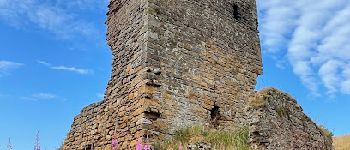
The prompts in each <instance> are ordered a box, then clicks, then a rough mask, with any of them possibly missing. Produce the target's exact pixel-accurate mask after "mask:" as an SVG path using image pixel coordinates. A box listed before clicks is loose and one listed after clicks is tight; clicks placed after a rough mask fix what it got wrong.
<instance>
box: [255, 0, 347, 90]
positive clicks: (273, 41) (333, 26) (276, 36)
mask: <svg viewBox="0 0 350 150" xmlns="http://www.w3.org/2000/svg"><path fill="white" fill-rule="evenodd" d="M258 4H259V10H260V11H259V14H260V16H259V18H260V32H261V39H262V46H263V50H264V52H265V53H268V54H269V55H272V56H273V57H277V59H276V60H278V59H283V58H287V59H288V62H289V63H290V64H291V66H292V67H293V72H294V73H295V74H296V75H297V76H299V78H300V79H301V81H302V82H303V83H304V85H305V86H306V87H307V88H308V89H310V91H312V92H313V93H314V94H316V95H319V93H320V91H321V90H322V89H326V91H327V94H328V95H334V94H336V93H338V92H341V93H344V94H350V89H349V87H350V76H349V75H348V74H349V71H348V70H349V69H348V68H349V67H350V53H349V52H350V45H349V44H348V43H350V20H349V19H348V18H350V1H348V0H338V1H333V0H323V1H317V2H316V1H315V0H295V1H282V0H276V1H263V0H259V1H258Z"/></svg>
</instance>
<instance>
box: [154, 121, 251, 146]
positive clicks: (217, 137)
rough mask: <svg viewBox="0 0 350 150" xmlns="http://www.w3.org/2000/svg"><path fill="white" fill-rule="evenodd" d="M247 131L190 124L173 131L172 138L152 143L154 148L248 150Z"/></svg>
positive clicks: (244, 129)
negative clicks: (190, 125)
mask: <svg viewBox="0 0 350 150" xmlns="http://www.w3.org/2000/svg"><path fill="white" fill-rule="evenodd" d="M248 139H249V131H248V128H246V127H241V128H236V129H232V130H218V129H212V128H207V127H203V126H199V125H197V126H192V127H187V128H182V129H179V130H177V131H175V133H174V135H173V138H171V139H169V140H166V141H159V142H157V143H155V144H154V145H153V147H154V148H155V149H156V150H177V149H182V147H183V149H185V148H187V147H191V148H192V149H198V148H205V147H210V148H211V149H214V150H249V143H248Z"/></svg>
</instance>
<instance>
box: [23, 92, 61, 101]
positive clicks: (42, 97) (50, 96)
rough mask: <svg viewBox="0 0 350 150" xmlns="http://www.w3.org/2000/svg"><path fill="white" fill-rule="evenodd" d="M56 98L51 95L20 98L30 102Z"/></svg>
mask: <svg viewBox="0 0 350 150" xmlns="http://www.w3.org/2000/svg"><path fill="white" fill-rule="evenodd" d="M57 98H58V96H57V95H55V94H52V93H34V94H32V95H30V96H27V97H22V99H24V100H30V101H41V100H53V99H57Z"/></svg>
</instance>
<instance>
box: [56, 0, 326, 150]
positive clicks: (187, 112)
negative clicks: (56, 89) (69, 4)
mask: <svg viewBox="0 0 350 150" xmlns="http://www.w3.org/2000/svg"><path fill="white" fill-rule="evenodd" d="M107 15H108V17H107V21H106V24H107V42H108V45H109V46H110V47H111V50H112V55H113V63H112V75H111V79H110V81H109V82H108V86H107V89H106V92H105V98H104V100H102V101H101V102H99V103H96V104H92V105H90V106H88V107H86V108H84V109H83V110H82V111H81V113H80V114H79V115H78V116H77V117H75V119H74V122H73V124H72V127H71V130H70V132H69V133H68V135H67V138H66V139H65V141H64V144H63V147H62V148H63V149H64V150H83V149H85V148H87V149H89V148H91V147H94V148H95V149H96V150H107V149H108V150H109V149H110V144H111V139H112V136H113V135H116V136H117V138H118V140H119V142H120V145H121V149H133V148H134V146H135V144H136V140H138V139H142V140H143V142H150V143H152V142H153V141H155V140H159V139H164V138H165V137H169V136H171V135H172V134H173V131H174V130H175V129H178V128H180V127H184V126H189V125H193V124H202V125H208V126H210V127H216V128H225V127H230V128H231V127H236V126H248V125H252V124H251V123H252V122H253V124H254V123H256V124H255V125H254V126H251V127H254V128H252V129H257V131H259V132H258V133H261V134H255V133H257V132H256V131H255V130H252V138H251V139H252V144H253V145H254V146H258V147H263V146H262V145H265V148H266V149H274V147H278V146H280V147H285V148H286V147H288V148H289V147H290V145H289V144H290V143H288V142H281V143H278V142H279V141H273V140H276V139H273V137H275V135H277V134H279V133H281V132H286V131H285V130H284V129H285V128H269V124H268V123H270V122H268V121H269V120H273V121H275V122H277V123H281V125H284V126H286V129H290V130H294V129H295V130H296V131H299V130H297V129H298V126H299V125H302V124H304V123H306V124H307V127H306V129H305V130H302V131H303V132H301V131H300V134H301V135H305V136H309V138H303V140H315V141H319V140H320V139H322V138H323V137H322V135H320V134H319V133H318V132H319V130H318V129H317V128H315V127H314V125H313V124H312V122H311V121H310V120H305V122H303V120H301V123H300V122H298V123H297V124H293V123H291V122H288V121H287V120H285V119H283V118H282V119H281V118H277V119H276V114H274V113H275V112H274V110H271V111H270V109H273V108H272V107H277V106H279V105H282V106H283V105H284V104H285V103H284V101H282V102H281V103H280V102H278V100H279V99H280V98H281V99H283V100H284V99H285V97H284V96H281V94H279V93H273V94H276V95H275V96H277V97H273V98H272V100H271V101H268V102H269V103H268V104H269V105H267V106H266V107H267V108H266V107H262V108H263V109H262V110H261V113H259V112H260V109H255V108H254V107H250V103H249V102H250V101H249V100H251V99H252V98H251V97H255V92H254V88H255V85H256V78H257V76H258V75H260V74H261V73H262V63H261V52H260V45H259V37H258V31H257V15H256V4H255V0H111V1H110V5H109V11H108V13H107ZM286 103H287V102H286ZM270 104H271V105H270ZM288 106H289V105H288ZM270 107H271V108H270ZM291 107H292V108H294V105H291ZM290 111H296V112H295V114H297V115H295V116H294V115H292V116H293V117H294V118H295V119H296V120H298V119H299V121H300V119H302V118H298V117H304V116H305V115H304V116H303V113H302V111H301V110H300V109H290ZM256 120H258V121H256ZM254 121H256V122H254ZM284 126H283V127H284ZM269 131H271V133H270V132H269ZM290 133H292V132H290ZM298 133H299V132H298ZM309 134H310V135H309ZM296 135H298V134H296ZM276 137H279V136H276ZM296 137H298V136H296ZM301 137H303V136H301ZM265 140H268V141H269V142H268V143H267V144H266V141H265ZM278 140H283V139H282V137H281V138H279V139H278ZM291 140H292V143H293V142H294V143H297V144H299V143H300V142H299V140H298V139H291ZM287 141H288V140H287ZM289 141H290V140H289ZM276 142H277V144H276ZM306 143H310V142H306Z"/></svg>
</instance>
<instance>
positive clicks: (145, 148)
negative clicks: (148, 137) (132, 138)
mask: <svg viewBox="0 0 350 150" xmlns="http://www.w3.org/2000/svg"><path fill="white" fill-rule="evenodd" d="M143 150H151V146H150V145H147V144H146V145H145V146H144V147H143Z"/></svg>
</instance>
